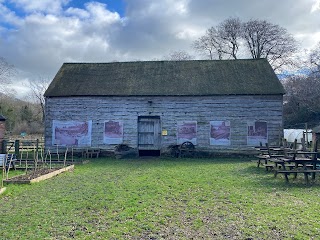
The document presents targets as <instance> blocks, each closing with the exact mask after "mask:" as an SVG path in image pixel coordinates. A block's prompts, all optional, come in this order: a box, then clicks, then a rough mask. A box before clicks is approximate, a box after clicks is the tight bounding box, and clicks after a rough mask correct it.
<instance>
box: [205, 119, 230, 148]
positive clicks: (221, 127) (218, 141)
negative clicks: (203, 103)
mask: <svg viewBox="0 0 320 240" xmlns="http://www.w3.org/2000/svg"><path fill="white" fill-rule="evenodd" d="M230 130H231V129H230V121H210V145H230Z"/></svg>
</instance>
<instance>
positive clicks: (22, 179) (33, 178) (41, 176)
mask: <svg viewBox="0 0 320 240" xmlns="http://www.w3.org/2000/svg"><path fill="white" fill-rule="evenodd" d="M73 169H74V165H70V166H68V167H64V168H59V169H41V170H39V171H36V172H31V173H30V174H26V175H20V176H15V177H12V178H9V179H7V180H3V182H4V183H16V184H30V183H35V182H40V181H42V180H46V179H49V178H52V177H54V176H56V175H58V174H60V173H63V172H66V171H72V170H73ZM44 170H46V171H44Z"/></svg>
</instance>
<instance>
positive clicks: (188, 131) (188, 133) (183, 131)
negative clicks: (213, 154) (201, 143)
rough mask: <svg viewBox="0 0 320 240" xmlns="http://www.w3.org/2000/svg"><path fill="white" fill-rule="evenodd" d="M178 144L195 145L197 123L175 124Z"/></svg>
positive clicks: (184, 122)
mask: <svg viewBox="0 0 320 240" xmlns="http://www.w3.org/2000/svg"><path fill="white" fill-rule="evenodd" d="M177 139H178V144H182V143H184V142H187V141H189V142H192V143H193V144H194V145H196V144H197V121H180V122H178V123H177Z"/></svg>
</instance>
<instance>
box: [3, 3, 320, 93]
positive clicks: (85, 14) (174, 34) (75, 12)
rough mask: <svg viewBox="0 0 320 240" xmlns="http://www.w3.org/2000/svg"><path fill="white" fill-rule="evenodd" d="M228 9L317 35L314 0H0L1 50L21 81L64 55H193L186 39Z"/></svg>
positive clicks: (305, 36) (90, 58)
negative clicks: (178, 53) (179, 51)
mask: <svg viewBox="0 0 320 240" xmlns="http://www.w3.org/2000/svg"><path fill="white" fill-rule="evenodd" d="M229 17H239V18H240V19H241V20H242V21H247V20H250V19H261V20H267V21H269V22H271V23H274V24H278V25H280V26H282V27H284V28H286V29H287V30H288V32H289V33H291V34H292V35H293V36H294V37H295V38H296V40H297V41H298V42H299V44H300V48H301V49H302V50H304V49H306V50H308V49H310V48H312V47H314V46H315V44H316V43H317V42H319V41H320V0H280V1H279V0H161V1H160V0H96V1H88V0H0V56H1V57H4V58H5V59H6V60H7V61H8V62H9V63H11V64H13V65H14V66H15V68H16V69H17V71H18V73H17V75H16V76H15V78H14V80H15V82H16V84H15V85H16V86H20V87H21V86H22V84H21V82H23V81H25V80H27V79H31V80H32V79H39V78H46V79H49V80H50V79H52V78H53V77H54V75H55V73H56V72H57V71H58V69H59V68H60V66H61V65H62V63H63V62H110V61H135V60H153V59H161V58H163V56H164V55H168V54H169V53H170V52H172V51H176V50H184V51H187V52H189V53H190V54H191V55H193V56H197V55H196V53H195V52H194V51H193V49H192V47H191V44H192V42H193V41H194V40H196V39H197V38H199V37H200V36H202V35H203V34H204V33H205V31H206V29H208V28H209V27H211V26H214V25H216V24H218V23H220V22H221V21H223V20H225V19H226V18H229ZM17 83H19V84H17ZM16 89H17V91H18V95H23V93H24V90H23V89H21V88H19V87H16Z"/></svg>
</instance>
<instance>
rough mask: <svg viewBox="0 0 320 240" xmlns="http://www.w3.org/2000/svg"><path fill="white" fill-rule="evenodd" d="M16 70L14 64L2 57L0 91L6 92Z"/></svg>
mask: <svg viewBox="0 0 320 240" xmlns="http://www.w3.org/2000/svg"><path fill="white" fill-rule="evenodd" d="M14 72H15V71H14V66H13V65H11V64H9V63H8V62H7V61H6V60H5V59H4V58H2V57H0V92H6V90H7V86H8V85H9V84H10V83H11V79H10V78H11V76H12V75H13V74H14Z"/></svg>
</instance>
